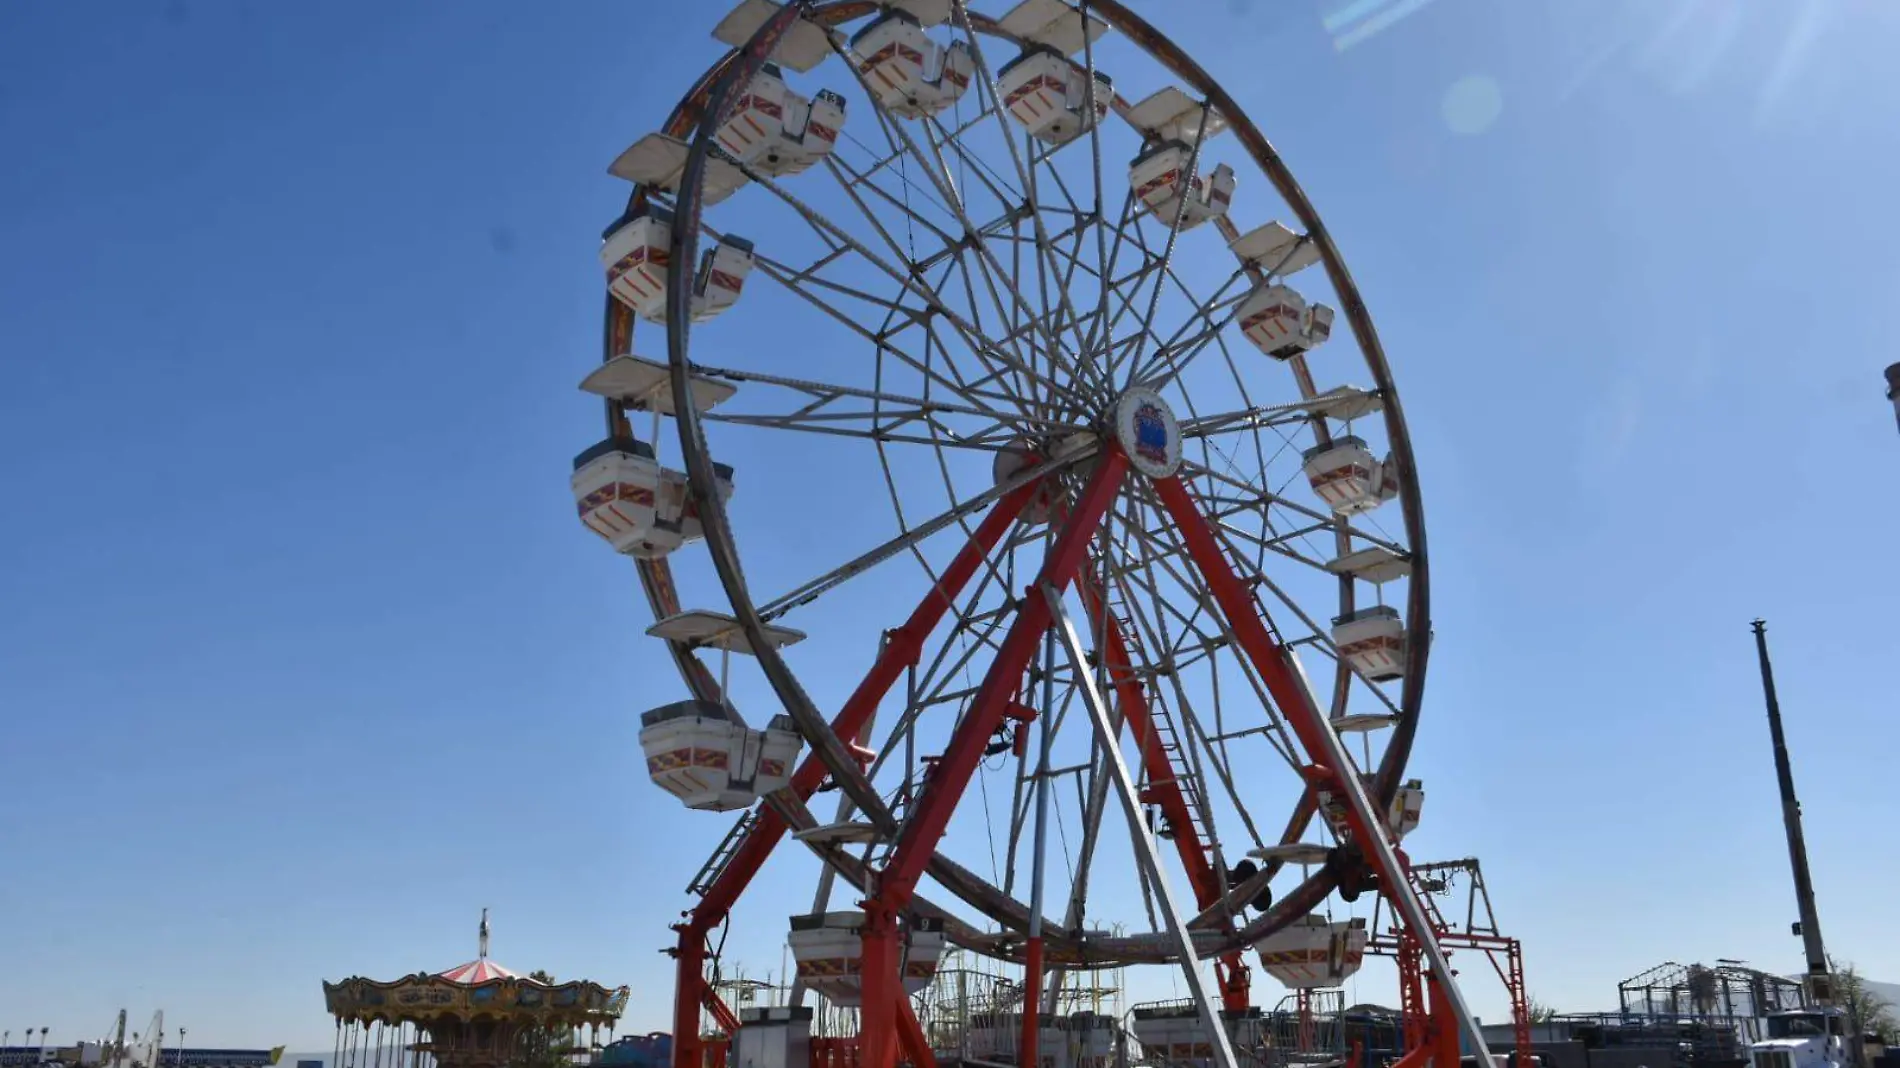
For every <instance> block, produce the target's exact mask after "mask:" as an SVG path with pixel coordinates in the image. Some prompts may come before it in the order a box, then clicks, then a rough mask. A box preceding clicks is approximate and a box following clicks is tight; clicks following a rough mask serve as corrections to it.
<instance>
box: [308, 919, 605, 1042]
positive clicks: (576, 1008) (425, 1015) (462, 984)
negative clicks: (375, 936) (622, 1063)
mask: <svg viewBox="0 0 1900 1068" xmlns="http://www.w3.org/2000/svg"><path fill="white" fill-rule="evenodd" d="M323 1000H324V1007H325V1008H326V1009H327V1010H328V1011H329V1013H330V1015H331V1016H333V1017H335V1018H336V1050H335V1053H334V1055H333V1056H332V1058H331V1061H330V1064H331V1066H332V1068H429V1066H430V1065H431V1064H433V1065H434V1068H505V1066H508V1065H511V1064H514V1065H520V1064H526V1063H530V1062H534V1063H541V1062H543V1061H545V1060H546V1059H547V1058H548V1057H549V1056H558V1055H560V1054H562V1053H564V1052H568V1051H579V1050H582V1049H591V1048H594V1047H596V1046H597V1045H598V1044H599V1037H600V1032H601V1031H602V1030H606V1031H608V1032H609V1033H610V1034H611V1032H612V1030H613V1027H614V1023H615V1022H616V1021H617V1020H618V1019H619V1018H620V1014H621V1012H622V1011H624V1010H625V1009H626V1007H627V988H626V987H624V986H622V987H614V988H611V989H610V988H608V987H604V986H601V985H600V984H599V983H595V982H590V981H588V980H585V979H577V980H574V981H572V982H566V983H553V982H544V981H543V980H542V979H539V978H535V977H533V976H527V975H521V974H519V973H517V972H514V971H511V970H509V969H507V968H504V967H502V966H501V965H500V964H499V963H497V962H495V961H494V960H491V959H490V958H489V956H488V910H486V909H483V910H482V923H481V934H480V944H479V948H478V950H477V953H476V956H475V959H474V960H472V961H469V962H468V963H466V964H460V965H457V966H456V967H453V968H450V969H448V970H446V971H441V972H417V973H416V974H414V975H409V976H404V977H403V978H401V979H395V980H391V981H383V980H378V979H365V978H362V977H361V976H353V977H351V978H348V979H344V980H342V981H341V982H337V983H328V982H326V983H324V984H323ZM583 1029H585V1033H584V1034H583V1033H582V1032H583Z"/></svg>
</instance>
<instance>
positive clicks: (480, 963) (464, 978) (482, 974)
mask: <svg viewBox="0 0 1900 1068" xmlns="http://www.w3.org/2000/svg"><path fill="white" fill-rule="evenodd" d="M435 974H436V976H437V977H438V978H442V979H447V980H448V981H449V982H451V983H471V984H472V983H486V982H488V981H489V980H490V979H520V980H523V981H524V982H533V981H534V980H532V979H529V978H528V977H527V976H524V975H521V974H520V973H518V972H513V971H510V970H508V969H507V968H504V967H502V966H501V965H499V964H496V963H495V962H494V961H492V960H489V959H488V958H487V957H477V958H475V959H474V960H472V961H469V962H468V963H467V964H458V965H456V966H455V967H453V968H450V969H449V970H448V971H446V972H437V973H435Z"/></svg>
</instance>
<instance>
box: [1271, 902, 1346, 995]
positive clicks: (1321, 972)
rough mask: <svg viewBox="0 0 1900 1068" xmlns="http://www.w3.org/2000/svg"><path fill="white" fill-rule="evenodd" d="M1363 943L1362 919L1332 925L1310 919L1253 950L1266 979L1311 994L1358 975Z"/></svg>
mask: <svg viewBox="0 0 1900 1068" xmlns="http://www.w3.org/2000/svg"><path fill="white" fill-rule="evenodd" d="M1367 940H1368V935H1367V933H1366V921H1365V920H1364V919H1363V918H1360V917H1354V918H1353V919H1350V920H1342V921H1339V922H1337V923H1335V922H1332V921H1329V920H1327V919H1326V917H1324V916H1319V915H1311V916H1307V917H1305V918H1304V919H1302V920H1299V921H1298V922H1295V923H1292V924H1289V925H1287V926H1286V927H1283V928H1281V929H1280V930H1278V931H1275V932H1274V933H1273V934H1270V935H1268V936H1267V937H1266V938H1263V939H1261V940H1260V941H1259V942H1256V943H1254V950H1255V951H1256V952H1258V953H1259V954H1260V963H1261V964H1262V965H1264V966H1265V967H1266V969H1267V974H1268V975H1271V976H1273V977H1274V978H1275V979H1278V980H1280V981H1281V982H1282V983H1285V984H1286V985H1287V986H1289V987H1292V988H1293V989H1295V990H1314V989H1319V988H1322V987H1333V986H1339V985H1341V984H1343V983H1344V982H1345V981H1346V980H1348V979H1350V978H1352V977H1353V976H1354V975H1356V974H1358V971H1359V968H1360V966H1361V965H1362V964H1364V963H1365V960H1366V942H1367Z"/></svg>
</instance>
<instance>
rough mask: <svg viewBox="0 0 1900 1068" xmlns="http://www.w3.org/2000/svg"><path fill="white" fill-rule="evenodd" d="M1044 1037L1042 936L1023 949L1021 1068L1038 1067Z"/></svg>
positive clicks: (1018, 1060) (1018, 1061)
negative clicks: (1037, 1060)
mask: <svg viewBox="0 0 1900 1068" xmlns="http://www.w3.org/2000/svg"><path fill="white" fill-rule="evenodd" d="M1041 1038H1042V938H1041V937H1040V936H1038V937H1035V938H1032V939H1030V940H1029V943H1028V945H1027V946H1025V947H1024V949H1023V1041H1022V1047H1021V1054H1020V1055H1019V1056H1018V1057H1017V1058H1016V1063H1017V1065H1019V1066H1020V1068H1037V1065H1036V1054H1037V1050H1036V1047H1037V1045H1038V1043H1039V1042H1040V1040H1041Z"/></svg>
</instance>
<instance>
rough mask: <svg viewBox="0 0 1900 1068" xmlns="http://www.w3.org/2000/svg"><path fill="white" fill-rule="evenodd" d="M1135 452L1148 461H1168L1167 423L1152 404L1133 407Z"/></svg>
mask: <svg viewBox="0 0 1900 1068" xmlns="http://www.w3.org/2000/svg"><path fill="white" fill-rule="evenodd" d="M1135 454H1136V455H1137V456H1140V457H1141V458H1142V459H1144V460H1146V461H1148V462H1149V463H1154V464H1165V463H1167V462H1168V424H1167V421H1166V419H1165V418H1164V417H1163V416H1162V414H1161V409H1160V408H1158V407H1156V406H1155V405H1153V404H1143V405H1141V406H1140V407H1138V408H1136V409H1135Z"/></svg>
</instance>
